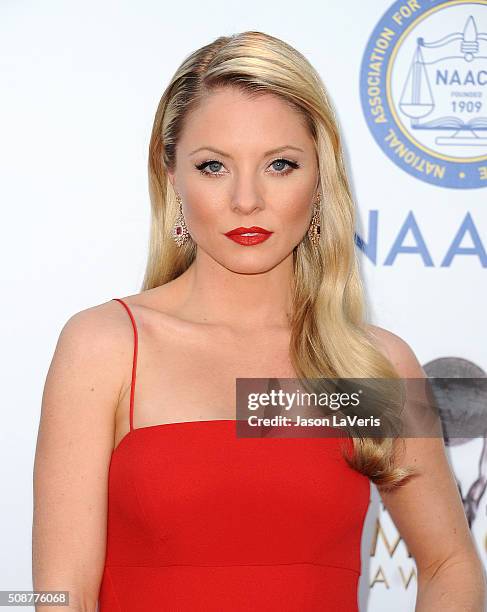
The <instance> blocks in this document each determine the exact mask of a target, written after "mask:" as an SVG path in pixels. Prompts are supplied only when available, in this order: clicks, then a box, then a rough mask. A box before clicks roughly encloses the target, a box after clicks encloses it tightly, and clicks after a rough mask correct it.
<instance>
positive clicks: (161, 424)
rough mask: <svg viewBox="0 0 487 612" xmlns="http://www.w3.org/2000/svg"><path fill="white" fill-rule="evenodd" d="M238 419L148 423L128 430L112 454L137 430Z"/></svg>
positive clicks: (225, 421)
mask: <svg viewBox="0 0 487 612" xmlns="http://www.w3.org/2000/svg"><path fill="white" fill-rule="evenodd" d="M236 422H237V419H195V420H192V421H173V422H171V423H158V424H156V425H146V426H145V427H135V428H134V429H131V430H130V431H129V432H127V433H126V434H125V435H124V436H123V438H122V439H121V440H120V442H119V443H118V444H117V446H116V447H115V448H114V449H113V450H112V455H115V454H116V453H117V451H118V449H119V448H120V447H121V446H122V445H123V444H124V443H125V440H127V438H130V437H133V435H134V434H135V433H136V432H137V431H145V430H148V429H150V430H155V429H164V428H166V427H171V426H173V427H176V426H183V425H193V424H197V423H200V424H202V423H208V424H209V423H236Z"/></svg>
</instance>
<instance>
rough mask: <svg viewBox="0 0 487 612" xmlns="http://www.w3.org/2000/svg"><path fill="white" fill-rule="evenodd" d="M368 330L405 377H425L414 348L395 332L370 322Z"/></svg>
mask: <svg viewBox="0 0 487 612" xmlns="http://www.w3.org/2000/svg"><path fill="white" fill-rule="evenodd" d="M367 330H368V331H369V333H370V335H371V336H372V338H373V339H374V340H375V342H376V346H377V348H378V349H379V350H381V352H382V353H383V354H384V355H385V356H386V357H387V358H388V359H389V360H390V361H391V362H392V364H393V365H394V367H395V368H396V370H397V371H398V373H399V374H400V376H401V377H403V378H425V377H426V373H425V371H424V370H423V368H422V366H421V364H420V362H419V360H418V357H417V356H416V354H415V352H414V350H413V348H412V347H411V346H410V344H408V342H406V340H404V339H403V338H401V337H400V336H398V335H397V334H395V333H394V332H392V331H390V330H388V329H385V328H383V327H379V326H377V325H371V324H369V325H368V326H367Z"/></svg>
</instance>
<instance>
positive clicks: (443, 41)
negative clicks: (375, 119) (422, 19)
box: [398, 15, 487, 154]
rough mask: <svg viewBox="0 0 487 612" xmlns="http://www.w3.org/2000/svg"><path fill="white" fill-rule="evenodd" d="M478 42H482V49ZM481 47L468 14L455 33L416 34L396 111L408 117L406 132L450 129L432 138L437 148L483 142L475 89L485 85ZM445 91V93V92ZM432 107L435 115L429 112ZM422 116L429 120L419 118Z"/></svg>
mask: <svg viewBox="0 0 487 612" xmlns="http://www.w3.org/2000/svg"><path fill="white" fill-rule="evenodd" d="M481 45H485V50H484V51H483V52H482V50H481ZM486 51H487V33H485V32H479V31H478V27H477V24H476V21H475V19H474V17H473V16H472V15H470V16H469V17H468V19H467V21H466V23H465V26H464V28H463V31H461V32H454V33H451V34H448V35H446V36H443V37H442V38H440V39H438V40H435V41H429V42H427V41H426V40H425V39H424V38H423V37H419V38H417V40H416V49H415V51H414V54H413V59H412V61H411V64H410V68H409V71H408V73H407V76H406V79H405V83H404V88H403V91H402V94H401V96H400V100H399V104H398V106H399V109H400V111H401V113H402V114H403V115H405V116H406V117H408V118H409V119H410V123H409V128H410V129H411V131H413V130H414V131H416V130H449V131H451V132H453V133H451V134H450V135H448V136H440V135H437V136H435V137H434V138H433V141H432V142H433V143H434V144H435V145H436V146H437V147H438V148H441V147H446V146H461V147H467V150H468V148H469V147H479V146H483V147H485V146H486V145H487V136H484V135H483V134H482V132H485V131H486V130H487V116H486V115H485V109H484V102H483V100H482V95H483V92H481V91H479V90H481V89H482V88H483V87H485V86H486V85H487V69H486V66H485V60H486V59H487V55H486ZM425 56H427V60H425ZM479 64H481V65H482V66H480V65H479ZM448 93H449V94H450V96H448V95H445V94H448ZM435 94H437V95H436V99H435ZM455 98H458V99H455ZM464 98H466V99H464ZM433 111H435V113H434V115H435V116H434V117H430V116H431V114H432V113H433ZM482 113H483V115H482ZM426 117H430V119H427V120H424V118H426ZM432 142H431V141H430V145H431V144H432ZM464 152H465V149H464ZM450 153H451V152H450ZM478 153H479V152H478V150H477V151H476V152H474V151H472V153H471V154H478Z"/></svg>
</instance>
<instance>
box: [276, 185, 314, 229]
mask: <svg viewBox="0 0 487 612" xmlns="http://www.w3.org/2000/svg"><path fill="white" fill-rule="evenodd" d="M310 201H311V196H308V194H306V195H304V196H301V197H296V198H293V200H292V201H289V202H286V203H285V205H282V206H280V207H279V209H277V210H276V219H278V220H279V223H280V225H281V227H282V228H283V229H284V230H286V231H289V232H290V233H292V234H293V235H299V234H301V235H302V234H303V233H304V232H305V231H306V229H307V228H308V226H309V223H310V220H311V215H312V208H311V204H310Z"/></svg>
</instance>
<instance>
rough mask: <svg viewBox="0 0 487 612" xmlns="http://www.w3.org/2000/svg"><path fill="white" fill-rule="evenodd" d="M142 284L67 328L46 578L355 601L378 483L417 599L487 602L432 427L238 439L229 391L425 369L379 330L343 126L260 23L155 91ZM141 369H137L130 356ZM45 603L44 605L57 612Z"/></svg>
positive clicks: (53, 434)
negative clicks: (245, 382) (398, 438)
mask: <svg viewBox="0 0 487 612" xmlns="http://www.w3.org/2000/svg"><path fill="white" fill-rule="evenodd" d="M149 176H150V192H151V200H152V229H151V239H150V254H149V261H148V265H147V270H146V276H145V279H144V284H143V288H142V291H141V292H140V293H138V294H135V295H131V296H128V297H126V298H123V299H119V298H116V299H113V300H109V301H107V302H106V303H103V304H101V305H98V306H95V307H93V308H88V309H87V310H84V311H82V312H79V313H76V314H75V315H74V316H72V317H71V318H70V319H69V321H68V322H67V323H66V325H65V326H64V328H63V330H62V332H61V334H60V338H59V340H58V344H57V347H56V351H55V354H54V357H53V361H52V364H51V367H50V370H49V373H48V376H47V380H46V387H45V391H44V396H43V406H42V417H41V423H40V428H39V438H38V445H37V450H36V465H35V482H34V485H35V516H34V536H33V539H34V542H33V543H34V582H35V588H37V589H48V588H50V589H55V588H57V589H65V590H66V589H67V590H69V591H70V597H71V603H70V606H71V607H70V609H76V610H95V609H96V604H97V600H98V598H99V605H100V608H99V609H100V610H101V612H108V611H112V610H130V611H137V610H144V611H146V610H178V611H182V610H191V611H195V610H232V611H237V610H279V611H282V610H293V611H294V610H300V611H301V610H309V611H311V610H312V611H317V610H330V611H333V612H339V611H346V612H351V611H352V610H357V609H358V608H357V584H358V578H359V575H360V540H361V535H362V527H363V522H364V517H365V514H366V511H367V507H368V503H369V485H370V481H372V482H374V483H375V484H377V486H378V487H380V490H381V492H382V494H383V499H384V502H385V504H386V506H387V508H388V510H389V512H390V513H391V515H392V518H393V520H394V522H395V524H396V526H397V527H398V529H399V530H400V532H401V535H402V537H403V538H404V540H405V541H406V544H407V546H408V549H409V551H410V552H411V554H412V555H413V556H414V558H415V561H416V564H417V567H418V597H417V602H418V603H417V608H416V609H417V610H418V611H421V612H425V611H430V610H435V611H436V610H440V609H441V610H442V611H443V612H445V611H448V610H455V611H456V610H459V609H463V608H462V606H465V609H469V610H476V611H477V610H478V611H479V612H480V610H483V601H484V582H483V572H482V568H481V564H480V560H479V558H478V556H477V554H476V551H475V547H474V544H473V541H472V539H471V536H470V532H469V530H468V526H467V523H466V519H465V515H464V513H463V509H462V505H461V501H460V498H459V496H458V491H457V489H456V486H455V482H454V479H453V477H452V474H451V472H450V470H449V467H448V463H447V461H446V458H445V454H444V447H443V442H442V440H441V439H440V438H431V439H424V438H423V439H421V438H420V439H407V440H403V443H404V447H403V448H404V449H405V452H404V453H403V455H401V459H398V458H397V457H396V458H395V459H394V460H393V456H394V455H393V453H394V449H395V444H394V443H393V440H392V438H388V439H378V438H377V439H368V440H367V439H366V440H361V439H359V438H355V439H353V443H352V441H351V440H349V442H350V445H349V449H350V450H352V451H353V456H348V457H346V456H345V454H342V450H341V449H342V447H341V446H340V445H338V444H337V440H338V438H327V439H319V438H308V439H305V438H302V437H301V438H298V439H290V438H282V439H272V438H269V439H266V440H264V439H252V438H238V437H237V436H236V435H235V382H236V379H237V378H260V377H266V378H267V377H269V378H270V377H272V378H297V377H302V378H306V377H308V378H313V377H317V378H319V377H340V378H344V377H360V378H380V377H382V378H392V379H394V378H396V379H397V377H399V376H400V377H409V378H423V377H424V372H423V370H422V369H421V367H420V365H419V363H418V361H417V359H416V357H415V355H414V353H413V352H412V350H411V348H410V347H409V346H408V345H407V344H406V342H404V341H403V340H402V339H400V338H399V337H398V336H396V335H394V334H393V333H391V332H389V331H386V330H384V329H381V328H378V327H374V326H372V325H368V324H367V323H366V322H365V318H364V305H363V297H362V289H361V284H360V279H359V275H358V271H357V263H356V258H355V257H356V255H355V250H354V240H353V235H354V221H355V211H354V207H353V203H352V199H351V195H350V189H349V184H348V181H347V176H346V173H345V168H344V164H343V158H342V149H341V141H340V136H339V133H338V128H337V125H336V121H335V118H334V114H333V111H332V108H331V106H330V103H329V101H328V97H327V94H326V91H325V89H324V86H323V84H322V82H321V81H320V78H319V76H318V75H317V73H316V72H315V70H314V69H313V68H312V67H311V66H310V64H309V63H308V61H307V60H306V59H305V58H304V57H303V56H302V55H301V54H300V53H299V52H297V51H296V50H295V49H293V48H292V47H290V46H289V45H287V44H286V43H284V42H282V41H280V40H278V39H276V38H274V37H272V36H268V35H266V34H263V33H260V32H244V33H241V34H238V35H233V36H230V37H221V38H218V39H217V40H215V41H214V42H213V43H211V44H209V45H207V46H205V47H203V48H201V49H199V50H197V51H195V52H194V53H193V54H192V55H190V56H189V57H188V58H187V59H186V60H185V61H184V62H183V64H182V65H181V66H180V68H179V69H178V70H177V72H176V74H175V76H174V77H173V79H172V81H171V83H170V84H169V86H168V87H167V89H166V91H165V92H164V94H163V96H162V99H161V101H160V104H159V107H158V110H157V113H156V117H155V123H154V127H153V132H152V139H151V143H150V152H149ZM129 364H131V368H130V367H129ZM44 609H45V608H44Z"/></svg>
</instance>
